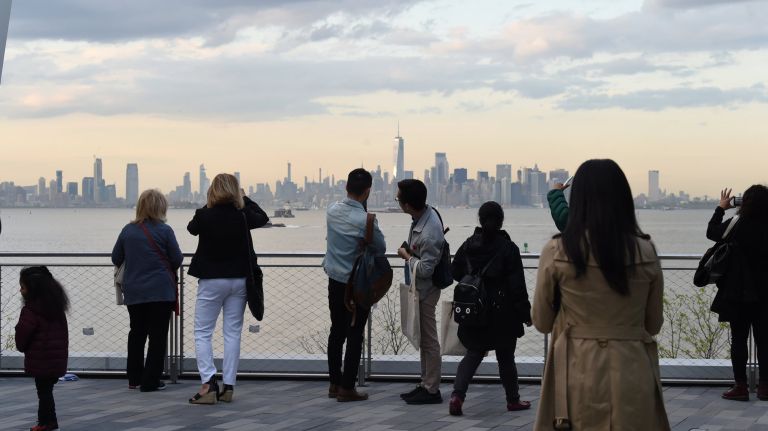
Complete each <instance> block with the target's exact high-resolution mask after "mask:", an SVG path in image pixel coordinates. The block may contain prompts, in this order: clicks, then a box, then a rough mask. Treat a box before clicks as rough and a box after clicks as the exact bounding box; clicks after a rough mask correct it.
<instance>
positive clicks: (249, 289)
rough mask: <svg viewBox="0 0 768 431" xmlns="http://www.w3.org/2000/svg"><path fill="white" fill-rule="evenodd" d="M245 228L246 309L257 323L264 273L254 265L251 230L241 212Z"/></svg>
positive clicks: (262, 299)
mask: <svg viewBox="0 0 768 431" xmlns="http://www.w3.org/2000/svg"><path fill="white" fill-rule="evenodd" d="M242 214H243V223H244V226H245V246H246V249H247V250H246V256H247V260H248V272H247V274H246V277H245V291H246V295H247V298H248V309H249V310H250V311H251V314H252V315H253V317H255V318H256V320H258V321H259V322H261V320H262V319H263V318H264V273H263V272H262V271H261V268H260V267H259V264H258V263H256V264H254V260H256V256H255V255H253V253H252V252H251V250H252V247H251V230H250V229H248V218H247V217H246V216H245V213H244V212H243V213H242Z"/></svg>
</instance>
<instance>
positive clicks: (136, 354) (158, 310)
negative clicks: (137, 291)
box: [126, 302, 174, 389]
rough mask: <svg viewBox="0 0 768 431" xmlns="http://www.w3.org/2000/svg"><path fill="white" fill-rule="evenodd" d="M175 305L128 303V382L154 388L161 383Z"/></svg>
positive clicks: (171, 303) (168, 303)
mask: <svg viewBox="0 0 768 431" xmlns="http://www.w3.org/2000/svg"><path fill="white" fill-rule="evenodd" d="M173 306H174V303H173V302H147V303H144V304H134V305H129V306H128V315H129V316H130V318H131V330H130V331H129V332H128V361H127V362H128V365H127V369H126V371H127V373H128V384H129V385H131V386H139V385H141V386H143V387H144V388H146V389H153V388H156V387H157V386H158V385H159V384H160V376H161V375H162V374H163V361H164V359H165V350H166V347H167V346H168V325H169V323H170V321H171V312H172V310H173ZM147 339H149V347H148V348H147V360H146V363H145V362H144V345H145V344H146V342H147Z"/></svg>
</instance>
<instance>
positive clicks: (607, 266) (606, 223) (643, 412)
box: [533, 160, 670, 431]
mask: <svg viewBox="0 0 768 431" xmlns="http://www.w3.org/2000/svg"><path fill="white" fill-rule="evenodd" d="M570 204H571V205H570V214H569V220H568V225H567V227H566V229H565V230H564V231H563V234H562V235H558V236H556V237H555V238H554V239H552V240H551V241H550V242H549V243H548V244H547V245H546V246H545V247H544V250H543V251H542V253H541V259H540V262H539V272H538V280H537V283H536V293H535V297H534V304H533V323H534V325H535V326H536V328H537V329H538V330H539V331H541V332H544V333H550V332H551V333H552V336H551V342H550V348H549V351H548V355H547V361H546V364H545V370H544V380H543V384H542V388H541V401H540V404H539V410H538V416H537V419H536V426H535V430H542V431H543V430H553V429H572V430H577V431H580V430H622V431H628V430H638V431H649V430H654V431H656V430H661V431H663V430H669V429H670V427H669V422H668V420H667V415H666V412H665V410H664V401H663V398H662V389H661V382H660V380H659V359H658V352H657V349H656V342H655V340H654V339H653V337H652V335H655V334H658V333H659V331H660V330H661V325H662V322H663V313H662V298H663V276H662V273H661V266H660V264H659V260H658V257H657V256H656V251H655V249H654V246H653V244H652V243H651V241H650V237H649V236H647V235H645V234H643V233H642V232H641V231H640V229H639V227H638V226H637V220H636V217H635V212H634V204H633V201H632V194H631V190H630V188H629V183H628V182H627V179H626V177H625V176H624V173H623V172H622V171H621V168H619V166H618V165H617V164H616V163H615V162H613V161H612V160H589V161H587V162H584V163H583V164H582V165H581V167H579V169H578V171H577V172H576V175H575V177H574V182H573V189H572V192H571V202H570ZM587 232H589V234H587ZM598 262H599V263H598Z"/></svg>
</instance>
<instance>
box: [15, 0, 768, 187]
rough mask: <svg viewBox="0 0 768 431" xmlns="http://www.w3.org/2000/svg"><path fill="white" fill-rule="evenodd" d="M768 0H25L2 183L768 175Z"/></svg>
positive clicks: (681, 182)
mask: <svg viewBox="0 0 768 431" xmlns="http://www.w3.org/2000/svg"><path fill="white" fill-rule="evenodd" d="M766 23H768V0H751V1H750V0H634V1H624V0H612V1H608V0H568V1H561V0H547V1H539V2H531V1H513V0H477V1H472V2H467V1H460V0H424V1H421V0H260V1H258V2H254V1H250V0H218V1H213V0H210V1H204V0H165V1H163V2H157V1H150V0H115V1H109V2H104V1H102V0H66V1H57V2H49V1H46V0H16V1H15V2H14V3H13V8H12V10H11V19H10V26H9V30H8V42H7V47H6V55H5V64H4V68H3V76H2V84H1V85H0V148H1V149H2V154H3V157H2V158H0V181H15V182H16V183H17V184H21V185H31V184H36V182H37V179H38V177H40V176H44V177H46V178H47V179H50V178H52V177H54V172H55V170H57V169H61V170H63V171H64V181H78V182H79V181H80V179H81V178H82V177H83V176H90V175H92V163H93V158H94V157H95V156H97V157H101V158H102V159H103V161H104V176H105V178H106V179H107V181H108V182H116V183H117V188H118V194H119V195H122V194H123V193H124V183H125V165H126V164H127V163H131V162H136V163H138V164H139V172H140V186H141V188H150V187H158V188H160V189H161V190H164V191H169V190H170V189H172V188H173V187H175V186H176V185H178V184H181V180H182V176H183V174H184V172H187V171H189V172H191V173H192V178H193V188H195V189H197V168H198V166H199V165H200V164H201V163H204V164H205V166H206V168H207V171H208V174H209V177H212V176H213V175H214V174H215V173H217V172H233V171H239V172H241V178H242V180H243V183H244V184H245V185H252V184H255V183H258V182H269V183H271V184H273V185H274V181H275V180H276V179H281V178H283V177H284V176H285V175H286V164H287V162H289V161H290V162H291V163H292V165H293V173H294V180H295V181H297V182H299V183H301V182H302V181H303V177H304V176H307V177H308V178H309V179H310V180H313V179H316V178H317V176H318V168H322V169H323V172H324V175H326V174H329V173H334V174H336V176H337V178H338V177H343V176H345V174H346V173H347V172H348V171H349V170H351V169H353V168H356V167H359V166H364V167H366V168H370V169H375V168H376V166H377V165H381V167H382V169H383V170H385V171H390V172H391V171H392V166H393V147H394V145H393V142H394V141H393V137H394V136H395V135H396V133H397V125H398V122H399V124H400V133H401V135H402V136H403V137H404V138H405V142H406V151H405V164H406V169H407V170H413V171H415V173H416V176H417V177H422V176H423V173H424V170H425V169H427V168H429V167H430V166H432V165H433V164H434V153H435V152H446V153H447V156H448V161H449V164H450V168H451V169H453V168H460V167H461V168H467V169H468V170H469V172H470V177H474V174H475V172H476V171H478V170H488V171H491V172H494V171H495V165H496V164H497V163H509V164H511V165H512V166H513V167H515V168H518V167H521V166H533V165H534V164H538V166H539V167H540V168H541V169H543V170H550V169H555V168H566V169H569V170H571V171H575V169H576V168H577V167H578V165H579V164H580V163H581V162H583V161H584V160H586V159H590V158H613V159H615V160H616V161H617V162H619V164H620V165H621V166H622V167H623V169H624V170H625V172H626V174H627V176H628V178H629V179H630V183H631V185H632V188H633V192H634V193H635V194H639V193H647V190H648V170H650V169H654V170H659V171H660V172H661V181H660V182H661V187H662V188H663V189H667V190H668V191H670V192H677V191H678V190H686V191H688V192H690V193H693V194H694V195H705V194H708V195H710V196H712V195H715V194H716V193H717V191H718V190H719V189H720V188H722V187H724V186H730V187H733V188H734V189H736V190H744V189H745V188H746V187H747V186H748V185H750V184H752V183H766V182H768V169H766V168H765V166H766V161H768V145H766V144H768V121H766V119H768V73H766V72H765V71H766V70H768V25H766Z"/></svg>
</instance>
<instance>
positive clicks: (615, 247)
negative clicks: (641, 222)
mask: <svg viewBox="0 0 768 431" xmlns="http://www.w3.org/2000/svg"><path fill="white" fill-rule="evenodd" d="M638 237H640V238H645V239H649V238H650V237H649V236H648V235H645V234H644V233H643V232H642V231H641V230H640V227H638V225H637V218H636V217H635V204H634V201H633V199H632V191H631V189H630V187H629V182H628V181H627V177H626V176H625V175H624V172H623V171H622V170H621V168H620V167H619V165H618V164H616V162H614V161H613V160H610V159H593V160H587V161H586V162H584V163H582V164H581V166H579V169H578V170H577V171H576V175H575V176H574V179H573V186H572V188H571V201H570V210H569V214H568V224H567V225H566V227H565V230H564V231H563V234H562V239H563V245H564V247H565V252H566V253H567V254H568V257H569V258H570V259H571V261H572V262H573V265H574V266H575V267H576V276H577V277H580V276H582V275H584V273H585V272H586V270H587V259H588V258H589V255H590V254H591V255H592V256H594V258H595V260H596V261H597V263H598V265H599V266H600V270H601V271H602V273H603V276H604V277H605V279H606V281H608V285H609V286H610V287H611V289H613V290H615V291H616V292H618V293H620V294H622V295H627V294H629V281H628V279H627V277H628V274H627V263H628V262H633V261H634V260H635V256H636V253H637V239H638Z"/></svg>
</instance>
